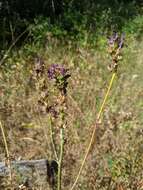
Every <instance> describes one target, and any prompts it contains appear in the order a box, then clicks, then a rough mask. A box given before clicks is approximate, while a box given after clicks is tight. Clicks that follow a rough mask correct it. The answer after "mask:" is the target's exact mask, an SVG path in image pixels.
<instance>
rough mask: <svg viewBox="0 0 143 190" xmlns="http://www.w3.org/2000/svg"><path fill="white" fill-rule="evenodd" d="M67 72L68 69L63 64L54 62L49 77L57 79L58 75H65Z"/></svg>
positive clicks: (49, 70)
mask: <svg viewBox="0 0 143 190" xmlns="http://www.w3.org/2000/svg"><path fill="white" fill-rule="evenodd" d="M66 73H67V69H65V68H64V66H63V65H59V64H53V65H51V66H50V68H49V69H48V78H49V79H56V78H57V77H58V76H62V77H64V76H65V75H66Z"/></svg>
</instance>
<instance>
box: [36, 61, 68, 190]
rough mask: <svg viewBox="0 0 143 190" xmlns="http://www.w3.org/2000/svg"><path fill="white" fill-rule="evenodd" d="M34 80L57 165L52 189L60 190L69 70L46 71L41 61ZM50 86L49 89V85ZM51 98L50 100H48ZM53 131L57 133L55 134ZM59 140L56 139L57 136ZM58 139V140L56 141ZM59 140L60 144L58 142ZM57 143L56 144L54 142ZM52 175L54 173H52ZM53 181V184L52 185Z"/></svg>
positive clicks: (57, 67)
mask: <svg viewBox="0 0 143 190" xmlns="http://www.w3.org/2000/svg"><path fill="white" fill-rule="evenodd" d="M35 71H36V78H37V79H38V85H37V87H38V89H39V92H40V98H39V100H38V103H39V105H41V106H42V107H43V108H44V112H45V113H47V114H48V115H49V119H50V126H49V127H50V133H51V145H52V150H53V153H54V155H55V162H56V163H57V165H58V175H57V180H56V179H55V178H56V176H53V178H54V179H52V180H51V181H52V184H51V185H52V188H54V189H55V188H56V187H57V189H58V190H60V189H61V176H62V160H63V153H64V142H65V141H64V138H65V137H64V130H65V129H66V125H67V121H66V119H65V118H66V114H67V98H66V97H67V87H68V79H69V77H70V74H69V70H68V69H66V68H65V67H64V66H63V65H60V64H52V65H51V66H49V68H48V69H47V68H46V66H45V64H44V63H43V61H41V60H40V61H39V62H38V63H37V64H36V69H35ZM50 84H51V89H50V87H49V85H50ZM50 98H51V99H50ZM55 131H56V132H57V133H55ZM58 135H59V136H60V138H57V136H58ZM57 139H58V140H57ZM59 139H60V142H59ZM56 141H58V142H56ZM55 172H56V171H55ZM53 174H54V173H53ZM53 181H54V183H53Z"/></svg>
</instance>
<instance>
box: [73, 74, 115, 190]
mask: <svg viewBox="0 0 143 190" xmlns="http://www.w3.org/2000/svg"><path fill="white" fill-rule="evenodd" d="M115 76H116V72H114V73H113V74H112V77H111V79H110V83H109V85H108V89H107V92H106V94H105V97H104V99H103V102H102V104H101V106H100V109H99V112H98V115H97V119H96V121H98V120H99V119H100V118H101V115H102V113H103V110H104V107H105V104H106V102H107V99H108V96H109V93H110V90H111V88H112V85H113V81H114V79H115ZM96 127H97V125H96V123H95V126H94V129H93V131H92V135H91V138H90V142H89V145H88V147H87V150H86V152H85V156H84V158H83V161H82V163H81V166H80V169H79V172H78V174H77V176H76V179H75V181H74V183H73V185H72V187H71V189H70V190H73V189H74V188H75V186H76V184H77V182H78V179H79V177H80V175H81V172H82V170H83V167H84V164H85V162H86V159H87V156H88V154H89V152H90V149H91V147H92V144H93V142H94V138H95V132H96Z"/></svg>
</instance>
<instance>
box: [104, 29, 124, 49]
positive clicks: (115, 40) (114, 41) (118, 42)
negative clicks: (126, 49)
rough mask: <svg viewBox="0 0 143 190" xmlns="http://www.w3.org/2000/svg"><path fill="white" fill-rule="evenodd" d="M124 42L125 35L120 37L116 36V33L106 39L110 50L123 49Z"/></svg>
mask: <svg viewBox="0 0 143 190" xmlns="http://www.w3.org/2000/svg"><path fill="white" fill-rule="evenodd" d="M124 40H125V34H122V35H121V36H120V35H118V33H116V32H114V33H113V35H112V36H111V37H110V38H109V39H108V45H109V47H111V48H114V47H115V48H117V49H118V48H119V49H121V48H122V47H123V44H124Z"/></svg>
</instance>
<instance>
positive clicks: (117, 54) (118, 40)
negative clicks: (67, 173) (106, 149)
mask: <svg viewBox="0 0 143 190" xmlns="http://www.w3.org/2000/svg"><path fill="white" fill-rule="evenodd" d="M124 39H125V38H124V34H122V35H118V34H117V33H114V34H113V35H112V36H111V37H110V38H109V40H108V52H109V54H110V55H111V58H112V62H111V64H110V65H109V69H110V71H113V73H112V76H111V79H110V82H109V85H108V88H107V91H106V93H105V96H104V98H103V101H102V103H101V106H100V108H99V111H98V114H97V117H96V121H95V124H94V125H93V131H92V135H91V138H90V141H89V144H88V146H87V149H86V151H85V155H84V157H83V160H82V162H81V166H80V168H79V172H78V174H77V176H76V178H75V181H74V183H73V185H72V187H71V189H70V190H73V189H75V187H76V184H77V182H78V180H79V177H80V175H81V172H82V170H83V167H84V165H85V162H86V160H87V157H88V155H89V153H90V152H91V150H92V148H93V145H94V144H95V134H96V128H97V126H98V123H99V120H100V119H101V116H102V114H103V111H104V108H105V105H106V103H107V100H108V97H109V94H110V91H111V89H112V85H113V82H114V80H115V76H116V73H117V68H118V62H119V60H120V59H121V49H122V48H123V45H124Z"/></svg>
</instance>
